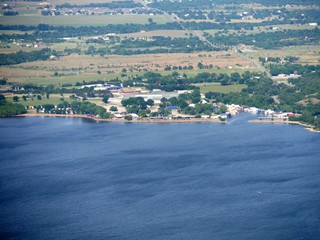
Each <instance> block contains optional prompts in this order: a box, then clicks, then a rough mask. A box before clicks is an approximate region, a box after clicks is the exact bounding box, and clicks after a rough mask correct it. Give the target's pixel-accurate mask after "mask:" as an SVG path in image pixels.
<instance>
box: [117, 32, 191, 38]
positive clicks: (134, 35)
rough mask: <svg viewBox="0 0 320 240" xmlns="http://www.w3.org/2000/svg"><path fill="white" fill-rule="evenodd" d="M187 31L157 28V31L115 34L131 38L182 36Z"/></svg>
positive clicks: (184, 35)
mask: <svg viewBox="0 0 320 240" xmlns="http://www.w3.org/2000/svg"><path fill="white" fill-rule="evenodd" d="M188 33H189V32H188V31H185V30H157V31H150V32H137V33H128V34H117V36H120V37H131V38H142V37H154V36H162V37H177V38H178V37H179V38H182V37H189V35H188ZM186 34H187V35H186Z"/></svg>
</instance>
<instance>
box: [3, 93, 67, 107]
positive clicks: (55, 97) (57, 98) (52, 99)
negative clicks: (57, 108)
mask: <svg viewBox="0 0 320 240" xmlns="http://www.w3.org/2000/svg"><path fill="white" fill-rule="evenodd" d="M14 96H18V97H19V103H21V104H22V105H23V106H39V105H43V104H53V105H57V104H59V103H61V98H64V99H65V101H69V102H70V98H69V96H70V94H64V95H63V96H61V95H59V94H50V96H49V99H47V98H46V97H45V96H42V99H41V100H38V99H37V96H36V95H34V96H33V100H32V99H31V98H28V99H27V101H24V100H23V99H22V96H23V95H21V94H17V95H14ZM12 98H13V96H7V97H6V100H7V101H9V102H13V100H12Z"/></svg>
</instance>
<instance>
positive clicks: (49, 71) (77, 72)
mask: <svg viewBox="0 0 320 240" xmlns="http://www.w3.org/2000/svg"><path fill="white" fill-rule="evenodd" d="M199 62H201V63H202V64H204V65H209V64H212V65H213V66H214V67H213V69H202V70H200V69H197V64H198V63H199ZM169 65H170V66H182V67H183V66H189V65H192V66H193V67H194V69H193V70H178V72H179V73H181V74H182V73H186V74H188V75H190V76H194V75H196V74H198V73H199V72H216V73H221V72H223V73H231V72H235V71H237V72H240V73H241V72H244V71H245V70H249V71H256V70H257V69H256V68H255V67H254V66H252V65H251V64H250V63H249V62H246V61H245V60H243V59H241V58H240V57H238V56H237V55H235V54H234V53H232V52H225V51H221V52H210V53H207V52H199V53H170V54H146V55H131V56H119V55H109V56H107V57H101V56H94V57H92V56H88V55H75V54H73V55H70V56H65V57H61V58H60V59H58V60H55V61H37V62H28V63H22V64H18V65H14V66H10V67H5V66H3V67H0V77H6V78H8V80H9V81H10V82H19V83H36V84H44V85H48V84H63V83H72V84H75V83H76V82H82V81H86V82H89V81H93V80H97V79H101V80H110V79H113V78H115V77H119V76H120V74H121V70H122V69H123V68H125V69H127V73H126V74H127V75H128V76H130V75H136V74H138V75H141V74H143V72H145V71H157V72H159V73H162V74H164V75H166V74H170V73H171V72H172V71H164V68H165V66H169ZM98 71H100V72H101V74H98ZM55 72H57V73H58V74H59V75H60V76H59V77H56V76H53V75H54V73H55Z"/></svg>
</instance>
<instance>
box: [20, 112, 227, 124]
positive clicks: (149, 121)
mask: <svg viewBox="0 0 320 240" xmlns="http://www.w3.org/2000/svg"><path fill="white" fill-rule="evenodd" d="M16 117H65V118H86V119H91V120H93V121H96V122H127V123H130V122H132V123H197V122H214V123H225V122H223V121H220V120H219V119H214V118H205V119H202V118H194V119H168V120H167V119H133V120H132V121H127V120H125V119H117V118H112V119H100V118H95V117H92V116H89V115H85V114H72V115H71V114H49V113H25V114H20V115H17V116H16Z"/></svg>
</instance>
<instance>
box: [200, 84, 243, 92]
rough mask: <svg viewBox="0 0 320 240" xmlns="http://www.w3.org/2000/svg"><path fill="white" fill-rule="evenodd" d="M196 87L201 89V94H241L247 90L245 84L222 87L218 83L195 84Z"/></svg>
mask: <svg viewBox="0 0 320 240" xmlns="http://www.w3.org/2000/svg"><path fill="white" fill-rule="evenodd" d="M195 85H196V86H199V87H200V91H201V93H207V92H218V93H230V92H241V90H242V89H244V88H247V85H245V84H234V85H227V86H221V85H220V84H217V83H205V84H204V83H201V84H195Z"/></svg>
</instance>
